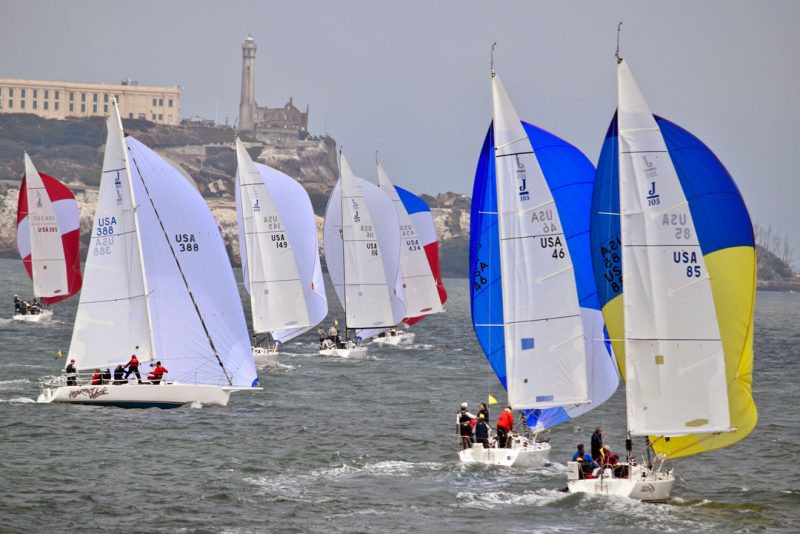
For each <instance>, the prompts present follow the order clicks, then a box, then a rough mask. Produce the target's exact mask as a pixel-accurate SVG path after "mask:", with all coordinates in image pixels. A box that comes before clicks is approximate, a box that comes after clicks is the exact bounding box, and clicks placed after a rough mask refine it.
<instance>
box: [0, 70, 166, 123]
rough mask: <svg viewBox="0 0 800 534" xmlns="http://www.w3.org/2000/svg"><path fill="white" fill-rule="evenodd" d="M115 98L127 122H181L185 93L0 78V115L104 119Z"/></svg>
mask: <svg viewBox="0 0 800 534" xmlns="http://www.w3.org/2000/svg"><path fill="white" fill-rule="evenodd" d="M112 97H114V98H116V99H117V102H118V103H119V111H120V116H121V117H122V118H123V119H126V118H127V119H147V120H149V121H151V122H154V123H156V124H169V125H177V124H178V123H179V122H180V109H181V90H180V87H179V86H177V85H173V86H171V87H156V86H145V85H139V83H138V82H136V81H134V80H130V79H129V80H124V81H123V82H121V83H120V84H119V85H113V84H102V83H80V82H64V81H42V80H20V79H14V78H0V113H31V114H34V115H39V116H40V117H44V118H46V119H66V118H68V117H104V116H106V115H108V112H109V111H108V106H109V105H110V104H111V98H112Z"/></svg>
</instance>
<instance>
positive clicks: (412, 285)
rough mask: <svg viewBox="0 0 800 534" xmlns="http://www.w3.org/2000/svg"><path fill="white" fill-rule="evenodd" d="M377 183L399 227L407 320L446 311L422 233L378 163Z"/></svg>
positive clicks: (401, 269)
mask: <svg viewBox="0 0 800 534" xmlns="http://www.w3.org/2000/svg"><path fill="white" fill-rule="evenodd" d="M378 184H379V186H380V188H381V189H382V190H383V192H384V193H386V195H387V196H388V197H389V198H390V199H392V202H393V203H394V209H395V212H396V213H397V219H398V222H399V225H400V272H401V273H402V275H403V288H404V289H405V296H406V297H405V301H406V317H407V318H413V317H420V316H422V315H431V314H434V313H440V312H441V311H442V310H443V309H444V308H443V306H442V301H441V300H440V299H439V291H438V289H437V288H436V279H434V277H433V272H432V271H431V265H430V263H428V257H427V256H426V255H425V249H424V248H423V243H422V241H421V240H420V237H419V232H418V231H417V229H416V227H415V226H414V222H413V221H412V220H411V215H409V214H408V211H407V210H406V208H405V207H404V206H403V202H402V200H400V195H398V194H397V190H396V189H395V188H394V184H392V182H391V180H390V179H389V176H388V175H387V174H386V171H384V169H383V167H382V166H381V165H380V163H379V164H378Z"/></svg>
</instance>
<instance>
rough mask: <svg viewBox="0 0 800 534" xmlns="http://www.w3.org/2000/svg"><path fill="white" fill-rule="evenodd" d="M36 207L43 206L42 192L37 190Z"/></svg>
mask: <svg viewBox="0 0 800 534" xmlns="http://www.w3.org/2000/svg"><path fill="white" fill-rule="evenodd" d="M36 207H37V208H41V207H42V192H41V191H36Z"/></svg>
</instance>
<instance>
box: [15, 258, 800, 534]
mask: <svg viewBox="0 0 800 534" xmlns="http://www.w3.org/2000/svg"><path fill="white" fill-rule="evenodd" d="M446 286H447V289H448V292H449V294H450V299H449V301H448V303H447V305H446V308H447V313H446V314H444V315H441V316H437V317H431V318H428V319H427V320H425V321H424V322H422V323H420V324H419V325H418V326H417V327H416V328H415V331H416V334H417V339H416V341H417V343H416V344H415V345H413V346H411V347H409V348H402V349H397V348H395V349H381V348H378V347H372V346H371V347H370V349H369V352H370V359H368V360H367V361H347V360H340V359H332V358H325V357H320V356H318V355H317V354H316V350H315V338H314V335H307V336H303V337H301V338H300V339H298V340H296V341H295V342H290V343H289V344H288V346H286V347H285V350H286V354H282V355H281V357H280V362H281V364H282V365H281V366H279V367H277V368H266V369H262V370H260V376H261V382H262V385H263V386H264V391H262V392H258V393H238V394H235V395H234V396H233V397H232V398H231V403H230V405H229V406H228V407H227V408H196V407H185V408H179V409H174V410H164V411H162V410H122V409H115V408H91V407H78V406H57V405H37V404H36V403H35V402H34V401H35V399H36V396H37V394H38V379H39V378H40V377H42V376H45V375H48V374H51V373H52V372H53V371H54V370H55V368H56V367H55V366H56V363H55V361H54V357H55V353H56V351H57V350H59V349H62V350H64V351H66V349H67V348H68V345H69V339H70V335H71V328H72V320H73V317H74V314H75V308H76V306H77V298H74V299H72V300H70V301H68V302H66V303H62V304H60V305H58V306H57V307H56V309H55V313H54V317H53V319H52V320H51V321H49V322H47V323H42V324H18V323H15V322H14V321H12V320H11V319H10V317H11V314H12V305H11V297H12V295H13V294H14V293H18V294H20V296H23V297H25V296H27V295H28V294H29V293H30V282H29V281H28V279H27V276H26V275H25V273H24V270H23V268H22V266H21V263H20V262H19V261H15V260H11V259H3V260H0V305H2V303H6V306H5V307H2V309H1V310H2V311H0V532H39V531H45V530H46V531H70V532H72V531H87V532H97V531H104V532H131V531H140V532H263V531H281V532H306V531H324V532H337V531H345V532H385V531H419V532H433V531H436V532H454V531H461V532H464V531H466V532H478V531H487V532H551V531H562V532H571V531H577V532H581V531H593V532H641V531H659V532H695V531H700V530H714V531H720V532H753V531H764V530H770V531H774V530H777V531H797V529H798V528H800V465H799V464H798V460H797V459H798V452H797V451H798V448H799V447H800V410H799V409H798V404H800V388H798V387H797V386H796V382H797V377H798V375H799V374H800V363H798V355H799V353H800V350H798V346H800V329H798V325H799V324H800V295H798V294H784V293H759V294H758V301H757V308H756V333H755V348H756V358H757V359H756V365H755V378H754V394H755V397H756V402H757V404H758V407H759V424H758V427H757V428H756V430H755V431H754V433H753V434H752V435H751V436H750V437H749V438H748V439H746V440H745V441H743V442H741V443H740V444H738V445H736V446H734V447H730V448H728V449H723V450H720V451H716V452H713V453H710V454H705V455H701V456H695V457H692V458H688V459H682V460H680V461H677V462H676V463H675V468H676V474H677V476H678V477H679V478H678V481H677V483H676V485H675V488H674V490H673V497H672V499H671V500H670V501H669V502H668V503H667V504H659V505H653V504H643V503H640V502H637V501H632V500H628V499H621V498H606V497H592V496H585V495H568V494H566V493H562V492H560V491H559V489H560V488H563V487H564V486H565V480H566V473H565V468H564V467H563V461H564V460H566V459H567V457H568V456H570V454H571V452H572V450H573V448H574V446H575V443H577V442H579V441H583V442H587V443H588V441H589V435H590V434H591V431H592V429H593V428H594V427H595V426H597V425H603V426H604V427H605V429H606V441H607V442H608V443H610V444H611V446H612V448H613V449H616V450H619V451H621V450H622V449H623V445H624V404H623V403H624V390H623V389H622V388H620V390H619V391H618V392H617V393H616V394H615V396H614V397H613V398H612V399H611V400H610V401H609V402H608V403H606V404H605V405H603V406H601V407H599V408H598V409H596V410H594V411H593V412H591V413H589V414H587V415H585V416H582V417H581V418H579V419H577V420H575V421H573V422H572V423H568V424H565V425H562V426H560V427H558V428H556V429H554V430H553V431H552V433H551V444H552V445H553V450H552V453H551V461H552V462H553V463H552V464H550V465H547V466H545V467H542V468H536V469H502V468H488V467H464V466H462V465H460V464H459V462H458V458H457V455H456V439H455V436H454V426H455V425H454V415H455V411H456V409H457V407H458V404H459V403H460V402H462V401H464V400H466V401H468V402H470V405H471V407H476V406H477V403H478V402H480V401H483V400H486V398H487V396H488V394H489V393H491V394H493V395H494V396H496V397H498V399H500V400H501V402H502V400H503V399H504V395H503V391H502V389H501V388H500V387H499V385H498V384H497V382H496V380H495V378H494V376H493V374H492V372H491V370H490V369H489V366H488V364H487V363H486V361H485V359H484V358H483V355H482V354H481V352H480V349H479V347H478V345H477V342H476V341H475V338H474V336H473V334H472V330H471V327H470V323H469V310H468V286H467V281H466V280H447V281H446ZM330 296H331V297H332V295H330ZM329 302H330V304H331V308H332V310H333V311H334V315H336V313H335V312H338V311H339V307H338V303H337V302H336V301H335V298H330V299H329ZM338 317H339V318H341V315H340V314H338ZM499 406H500V405H495V406H493V407H492V415H491V419H492V421H494V420H495V419H496V416H497V415H498V412H499Z"/></svg>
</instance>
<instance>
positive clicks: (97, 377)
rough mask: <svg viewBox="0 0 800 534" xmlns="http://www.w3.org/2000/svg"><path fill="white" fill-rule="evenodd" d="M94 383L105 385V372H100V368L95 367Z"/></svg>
mask: <svg viewBox="0 0 800 534" xmlns="http://www.w3.org/2000/svg"><path fill="white" fill-rule="evenodd" d="M92 385H93V386H101V385H103V373H101V372H100V369H95V370H94V373H92Z"/></svg>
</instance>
